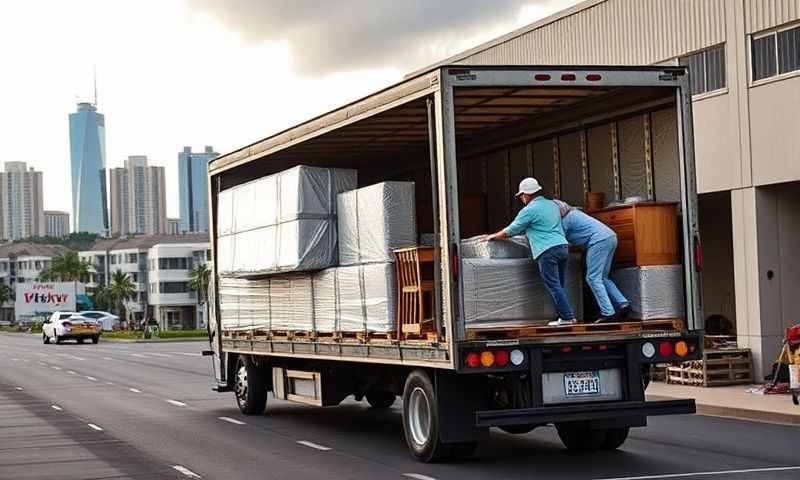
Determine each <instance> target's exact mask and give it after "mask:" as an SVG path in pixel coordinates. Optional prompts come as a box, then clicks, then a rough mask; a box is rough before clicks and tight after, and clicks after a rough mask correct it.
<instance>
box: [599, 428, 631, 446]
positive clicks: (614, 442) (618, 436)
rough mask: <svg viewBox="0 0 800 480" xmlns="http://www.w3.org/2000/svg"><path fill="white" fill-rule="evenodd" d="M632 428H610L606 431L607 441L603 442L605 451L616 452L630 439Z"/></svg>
mask: <svg viewBox="0 0 800 480" xmlns="http://www.w3.org/2000/svg"><path fill="white" fill-rule="evenodd" d="M628 432H630V428H628V427H625V428H609V429H608V430H606V440H605V441H604V442H603V450H616V449H618V448H619V447H621V446H622V444H623V443H625V440H627V439H628Z"/></svg>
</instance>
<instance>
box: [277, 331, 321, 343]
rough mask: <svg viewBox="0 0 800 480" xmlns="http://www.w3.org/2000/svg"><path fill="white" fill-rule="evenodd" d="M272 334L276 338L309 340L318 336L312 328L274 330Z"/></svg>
mask: <svg viewBox="0 0 800 480" xmlns="http://www.w3.org/2000/svg"><path fill="white" fill-rule="evenodd" d="M270 336H271V337H272V338H274V339H276V340H292V341H304V340H305V341H308V340H312V339H314V338H316V337H317V332H314V331H311V330H272V331H271V332H270Z"/></svg>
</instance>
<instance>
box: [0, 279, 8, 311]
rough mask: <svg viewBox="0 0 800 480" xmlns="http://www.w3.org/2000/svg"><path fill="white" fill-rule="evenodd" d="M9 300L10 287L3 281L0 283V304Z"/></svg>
mask: <svg viewBox="0 0 800 480" xmlns="http://www.w3.org/2000/svg"><path fill="white" fill-rule="evenodd" d="M9 300H11V287H9V286H8V285H6V284H5V283H0V306H2V305H3V304H4V303H6V302H7V301H9Z"/></svg>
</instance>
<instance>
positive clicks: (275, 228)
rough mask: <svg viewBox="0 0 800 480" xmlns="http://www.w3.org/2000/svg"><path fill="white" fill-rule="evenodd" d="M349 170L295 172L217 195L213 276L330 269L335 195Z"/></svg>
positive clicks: (346, 183)
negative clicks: (216, 248) (215, 272)
mask: <svg viewBox="0 0 800 480" xmlns="http://www.w3.org/2000/svg"><path fill="white" fill-rule="evenodd" d="M356 185H357V176H356V171H355V170H347V169H336V168H334V169H330V168H317V167H306V166H302V165H301V166H297V167H294V168H291V169H289V170H285V171H283V172H280V173H277V174H275V175H270V176H267V177H262V178H259V179H257V180H253V181H251V182H248V183H245V184H242V185H238V186H236V187H233V188H231V189H228V190H224V191H222V192H220V194H219V205H220V208H219V209H218V217H219V219H218V225H219V236H218V244H219V245H220V246H221V251H220V254H219V256H220V259H221V262H220V264H219V272H220V273H221V274H222V275H234V276H251V275H263V274H270V273H278V272H292V271H309V270H319V269H322V268H325V267H329V266H332V265H335V264H336V263H337V258H338V248H337V246H336V241H337V235H336V195H337V194H338V193H340V192H342V191H345V190H349V189H353V188H355V187H356Z"/></svg>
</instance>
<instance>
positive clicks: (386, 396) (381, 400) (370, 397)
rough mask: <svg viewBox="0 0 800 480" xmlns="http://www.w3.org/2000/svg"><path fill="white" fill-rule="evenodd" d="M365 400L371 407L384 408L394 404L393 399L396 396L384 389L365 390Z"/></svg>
mask: <svg viewBox="0 0 800 480" xmlns="http://www.w3.org/2000/svg"><path fill="white" fill-rule="evenodd" d="M366 397H367V402H369V405H370V406H371V407H372V408H375V409H384V408H389V407H391V406H392V405H394V400H395V398H397V396H396V395H395V394H394V393H392V392H388V391H386V390H371V391H369V392H367V395H366Z"/></svg>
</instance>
